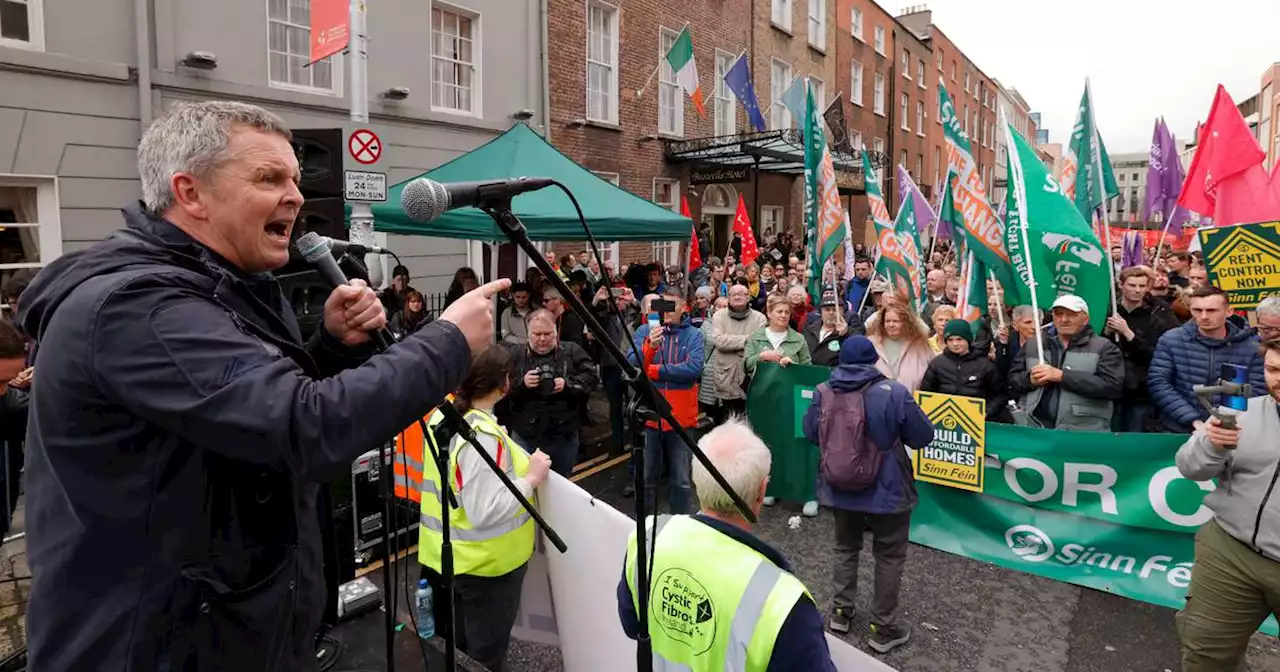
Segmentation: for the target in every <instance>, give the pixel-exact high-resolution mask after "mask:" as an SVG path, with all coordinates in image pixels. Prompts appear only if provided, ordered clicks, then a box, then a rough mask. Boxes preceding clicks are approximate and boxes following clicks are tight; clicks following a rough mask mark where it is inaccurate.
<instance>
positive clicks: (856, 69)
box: [849, 60, 867, 107]
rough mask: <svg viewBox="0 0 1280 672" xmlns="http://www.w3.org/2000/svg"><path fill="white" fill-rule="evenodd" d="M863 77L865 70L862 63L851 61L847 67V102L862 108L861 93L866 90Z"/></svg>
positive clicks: (865, 81)
mask: <svg viewBox="0 0 1280 672" xmlns="http://www.w3.org/2000/svg"><path fill="white" fill-rule="evenodd" d="M865 75H866V69H865V68H863V67H862V62H861V61H857V60H854V61H852V65H850V66H849V102H851V103H853V104H854V105H857V106H858V107H862V92H863V90H864V89H866V88H867V80H866V79H864V76H865Z"/></svg>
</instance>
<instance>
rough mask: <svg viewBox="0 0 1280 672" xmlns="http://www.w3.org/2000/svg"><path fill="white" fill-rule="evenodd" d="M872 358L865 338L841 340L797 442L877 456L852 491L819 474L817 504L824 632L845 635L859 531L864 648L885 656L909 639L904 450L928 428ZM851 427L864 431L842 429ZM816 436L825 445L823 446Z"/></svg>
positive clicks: (909, 498)
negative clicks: (829, 565) (826, 609)
mask: <svg viewBox="0 0 1280 672" xmlns="http://www.w3.org/2000/svg"><path fill="white" fill-rule="evenodd" d="M879 360H880V351H879V350H877V349H876V346H875V344H874V343H872V342H871V340H870V339H868V338H867V337H866V336H861V335H852V336H849V337H848V338H846V339H845V341H844V344H843V345H841V346H840V364H839V366H837V367H836V368H835V369H834V370H832V372H831V377H830V378H828V379H827V382H826V383H823V384H822V385H819V386H818V389H817V390H815V391H814V393H813V401H812V402H811V403H810V405H809V410H808V412H806V413H805V416H804V422H803V426H804V435H805V437H806V438H808V439H809V440H810V441H812V442H813V443H816V444H818V449H819V450H820V451H848V450H851V449H853V450H857V451H859V452H860V453H865V452H867V451H870V450H877V451H881V452H882V453H883V458H882V459H881V462H880V468H879V471H878V472H877V473H876V479H875V482H874V483H873V484H871V485H869V486H867V487H865V488H862V489H859V490H842V489H839V488H837V487H836V486H834V485H833V484H831V483H829V482H827V480H826V478H825V477H824V476H823V473H824V472H823V470H822V469H819V474H818V501H819V502H820V503H821V504H822V505H824V506H826V507H828V508H830V509H831V510H832V514H833V515H834V517H835V551H836V560H835V563H834V565H835V566H834V568H833V569H834V574H835V577H834V578H835V596H834V597H833V599H832V612H831V616H830V622H829V627H830V628H831V631H832V632H836V633H847V632H849V628H850V617H851V616H852V614H853V610H854V601H855V599H856V598H857V592H858V589H857V577H858V555H859V553H861V551H862V545H863V541H862V533H863V531H864V530H866V529H867V528H870V529H871V534H872V537H873V542H872V546H871V549H872V556H873V557H874V558H875V562H876V569H875V587H874V589H873V591H872V598H871V609H870V612H869V614H868V616H869V617H870V621H871V634H870V636H869V637H868V638H867V644H868V646H870V647H871V648H872V649H874V650H875V651H878V652H880V653H888V652H889V651H891V650H893V649H894V648H896V647H898V646H901V645H902V644H905V643H906V642H907V640H909V639H910V638H911V627H910V625H908V623H907V621H906V619H905V618H904V617H903V615H902V613H901V612H900V611H899V609H898V587H899V585H900V584H901V581H902V570H903V568H904V566H905V564H906V559H907V548H908V545H909V544H908V543H907V536H908V532H909V531H910V528H911V509H912V508H914V507H915V504H916V500H917V495H916V486H915V481H914V479H913V477H912V471H911V460H910V458H909V457H907V451H906V450H905V448H904V446H910V447H912V448H923V447H924V446H927V445H929V443H930V442H931V441H933V423H932V422H930V420H929V417H928V416H927V415H925V413H924V411H922V410H920V407H919V406H917V405H916V402H915V400H914V399H912V396H911V392H910V391H908V390H907V388H906V387H904V386H903V385H902V384H901V383H898V382H897V381H894V380H890V379H888V378H885V376H884V374H883V373H881V372H880V370H879V369H878V368H876V363H877V362H878V361H879ZM824 409H825V411H826V412H824ZM824 425H825V429H824ZM857 426H861V427H862V428H863V429H864V430H865V433H863V432H849V431H848V429H847V428H849V427H857ZM823 437H827V438H828V439H829V440H830V441H831V443H830V444H826V443H824V442H823V440H822V439H823ZM849 442H855V443H853V444H852V445H851V444H850V443H849ZM868 444H869V445H868ZM846 459H847V456H846Z"/></svg>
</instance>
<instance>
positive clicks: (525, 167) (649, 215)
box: [373, 124, 693, 241]
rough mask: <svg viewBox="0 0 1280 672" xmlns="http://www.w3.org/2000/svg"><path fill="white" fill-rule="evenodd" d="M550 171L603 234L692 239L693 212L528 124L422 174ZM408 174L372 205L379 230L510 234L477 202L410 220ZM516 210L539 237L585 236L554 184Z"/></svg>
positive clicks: (440, 178) (440, 177) (459, 178)
mask: <svg viewBox="0 0 1280 672" xmlns="http://www.w3.org/2000/svg"><path fill="white" fill-rule="evenodd" d="M526 176H527V177H549V178H552V179H555V180H556V181H558V182H560V183H562V184H564V185H565V186H566V187H568V188H569V190H570V191H572V192H573V195H574V196H575V197H577V199H578V203H579V204H580V205H581V206H582V214H583V215H585V216H586V218H587V224H588V225H590V226H591V233H592V235H594V236H595V238H596V240H601V241H605V240H607V241H627V240H631V241H636V240H641V241H643V240H688V239H689V236H690V233H691V231H692V226H693V222H692V221H690V220H689V218H687V217H685V216H683V215H681V214H679V213H676V212H672V211H671V210H668V209H666V208H664V207H662V206H660V205H657V204H655V203H652V202H650V201H647V200H645V199H643V198H640V197H639V196H636V195H635V194H632V193H630V192H628V191H626V190H624V189H620V188H618V187H615V186H613V185H612V184H610V183H609V182H606V181H605V180H603V179H601V178H599V177H597V176H596V175H595V174H593V173H592V172H591V171H589V170H587V169H586V168H583V167H582V166H580V165H578V164H577V163H574V162H573V160H572V159H570V158H569V157H567V156H565V155H564V154H561V153H560V151H559V150H557V149H556V148H555V147H552V146H551V145H550V144H548V143H547V141H546V140H543V139H542V137H541V136H539V135H538V134H537V133H534V132H533V131H532V130H530V129H529V127H528V126H526V125H524V124H516V125H515V126H513V127H512V128H511V130H509V131H507V132H506V133H503V134H502V135H500V136H498V137H496V138H494V139H493V140H490V141H489V142H487V143H485V144H484V145H482V146H480V147H477V148H475V149H473V150H471V151H470V152H467V153H466V154H463V155H462V156H459V157H458V158H456V159H454V160H452V161H450V162H448V163H446V164H444V165H442V166H440V167H438V168H435V169H434V170H430V171H427V172H425V173H423V174H421V175H419V176H418V177H426V178H430V179H432V180H435V181H437V182H469V181H475V180H498V179H507V178H513V177H526ZM413 179H418V178H417V177H415V178H411V179H410V180H405V181H404V182H401V183H400V184H397V185H395V186H393V187H391V189H390V190H389V192H390V193H389V194H388V195H387V201H386V202H385V203H375V204H374V205H373V217H374V221H375V227H376V229H377V230H378V231H384V232H388V233H399V234H407V235H418V236H437V237H441V238H464V239H467V240H484V241H504V240H506V235H505V234H503V233H502V231H501V230H500V229H498V227H497V225H496V224H494V223H493V220H492V219H491V218H490V217H489V215H486V214H485V213H483V212H481V211H480V210H477V209H476V208H459V209H457V210H450V211H449V212H446V213H444V214H443V215H441V216H440V217H439V218H437V219H436V220H435V221H432V222H428V223H423V222H416V221H414V220H411V219H409V217H408V216H407V215H406V214H405V212H404V209H403V208H401V207H400V192H401V191H403V189H404V185H405V184H407V183H408V182H410V181H412V180H413ZM512 205H513V206H514V209H515V213H516V215H517V216H519V217H520V219H521V221H523V222H524V223H525V226H526V227H527V228H528V229H529V235H530V237H531V238H533V240H572V241H578V240H585V239H586V236H585V235H584V234H583V231H582V225H581V224H580V223H579V222H578V215H577V213H576V212H575V211H574V208H573V203H571V202H570V201H569V198H568V197H567V196H565V194H564V192H562V191H560V190H559V189H557V188H555V187H551V188H548V189H543V190H541V191H536V192H532V193H528V194H522V195H520V196H517V197H516V198H515V199H514V200H513V201H512Z"/></svg>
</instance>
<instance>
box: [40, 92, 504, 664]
mask: <svg viewBox="0 0 1280 672" xmlns="http://www.w3.org/2000/svg"><path fill="white" fill-rule="evenodd" d="M290 136H291V134H290V131H289V129H288V127H287V126H286V125H285V123H284V122H283V121H282V120H281V119H280V118H279V117H277V116H276V115H274V114H272V113H270V112H267V111H266V110H263V109H260V108H257V107H254V106H251V105H245V104H241V103H231V102H219V101H212V102H202V103H194V104H189V105H185V106H182V107H179V108H177V109H175V110H174V111H173V112H172V113H171V114H169V115H168V116H166V117H164V118H162V119H160V120H158V121H156V122H155V123H154V124H153V125H152V126H151V128H150V129H148V130H147V132H146V133H145V134H144V136H143V138H142V142H141V143H140V144H139V146H138V171H139V173H140V176H141V181H142V194H143V198H142V202H141V203H135V204H133V205H131V206H129V207H127V208H126V209H125V210H124V228H123V229H122V230H120V231H116V232H115V233H113V234H112V235H111V236H110V237H108V238H107V239H106V240H104V241H102V242H100V243H98V244H97V245H94V246H93V247H91V248H89V249H87V250H84V251H82V252H76V253H73V254H69V255H66V256H63V257H62V258H60V259H58V260H57V261H56V262H54V263H53V264H51V265H50V266H48V267H47V268H45V269H44V271H43V272H42V273H41V274H40V275H39V276H38V277H37V278H36V279H35V281H34V282H32V284H31V285H30V287H29V288H28V289H27V292H26V293H25V294H23V297H22V299H23V300H22V313H21V315H20V319H21V322H22V324H23V326H24V327H25V328H26V330H27V333H29V334H32V335H33V336H35V337H36V338H37V339H38V341H39V342H40V346H41V347H40V349H39V352H38V355H37V359H38V360H39V361H38V362H37V366H38V367H39V370H40V383H39V385H38V386H34V388H33V394H32V398H31V402H30V420H29V430H28V437H27V451H28V452H27V467H26V468H27V482H26V490H27V514H26V515H27V531H28V536H27V549H28V562H29V564H30V566H31V571H32V580H33V583H32V587H31V595H30V604H29V606H28V611H27V640H28V647H29V663H30V667H31V669H35V670H88V669H98V670H130V671H132V672H140V671H150V670H234V671H235V672H250V671H254V670H307V669H314V667H315V665H316V663H315V659H314V633H315V631H316V627H317V625H318V623H319V620H320V616H321V611H322V609H323V605H324V600H325V591H326V586H325V585H324V581H323V571H322V568H321V561H322V554H321V541H320V530H319V524H318V518H317V512H316V510H315V506H316V504H315V503H316V488H317V486H316V485H315V483H316V482H318V481H320V480H322V479H326V478H331V477H332V476H334V475H335V474H338V473H341V472H342V470H344V469H348V468H349V467H350V464H351V461H352V460H354V459H355V458H356V457H357V456H359V455H360V454H361V453H363V452H365V451H367V450H369V449H371V448H373V447H375V446H377V445H379V444H381V443H383V442H385V441H386V440H387V439H388V438H389V437H391V436H393V435H394V434H395V433H396V432H397V431H399V430H400V429H402V428H404V427H405V426H407V425H409V424H410V423H411V422H413V421H415V420H416V419H418V418H421V417H422V416H423V415H424V414H425V413H426V412H427V411H428V410H429V409H430V408H431V407H432V406H433V405H435V404H438V403H439V402H440V401H441V400H442V399H443V398H444V396H445V394H446V393H448V392H449V391H451V390H452V389H453V388H454V387H455V386H456V385H458V384H459V383H460V382H461V381H462V380H463V378H464V377H465V376H466V374H467V370H468V368H469V364H470V362H471V353H472V352H473V351H479V350H480V349H481V348H483V347H484V346H485V345H487V344H488V343H489V342H491V341H492V338H493V314H492V308H491V298H492V296H493V294H494V293H495V292H496V291H499V290H501V289H503V288H504V287H505V284H506V282H507V281H505V280H504V281H499V282H496V283H490V284H488V285H485V286H483V287H481V288H479V289H477V290H475V291H473V292H471V293H469V294H467V295H465V296H463V297H462V298H461V299H459V300H458V301H457V302H455V303H454V304H453V305H451V306H450V307H449V309H447V310H446V311H445V312H444V313H443V314H442V315H441V316H440V319H438V320H436V321H434V322H433V323H431V324H430V325H428V326H426V327H424V328H423V329H421V330H419V331H417V332H416V333H414V334H413V335H411V336H409V337H407V338H405V339H404V340H402V341H400V342H399V343H397V344H396V345H395V346H393V347H392V348H391V349H390V350H388V351H387V352H385V353H381V354H376V355H375V354H373V353H372V350H371V343H370V340H371V339H370V334H369V332H370V331H373V330H377V329H381V328H382V326H383V325H384V324H385V322H386V315H385V313H384V311H383V308H382V306H381V304H380V303H379V302H378V299H377V297H376V296H375V295H374V293H373V291H372V290H371V289H370V288H369V287H367V286H366V285H365V284H364V283H363V282H360V281H358V280H353V281H351V282H350V283H348V284H344V285H341V286H338V287H337V288H336V289H334V290H333V292H332V294H330V296H329V298H328V300H327V301H326V302H325V306H324V327H323V328H322V329H318V330H317V334H316V335H315V336H314V337H313V338H312V339H311V341H310V342H308V343H305V344H304V343H303V342H302V340H301V337H300V335H299V330H298V324H297V321H296V319H295V318H294V315H293V311H292V309H291V308H290V306H289V305H288V304H287V303H286V302H285V299H284V296H283V294H282V293H281V290H280V287H279V285H278V284H277V282H276V281H275V279H274V278H273V277H272V276H271V275H270V272H271V271H272V270H274V269H277V268H280V267H281V266H283V265H284V264H285V263H286V262H287V261H288V258H289V243H290V234H291V231H292V227H293V224H294V220H295V218H296V217H297V215H298V211H299V208H300V207H301V205H302V202H303V198H302V195H301V193H300V192H299V190H298V181H299V177H300V175H299V169H298V161H297V158H296V157H295V156H294V152H293V149H292V147H291V145H290V144H289V140H290Z"/></svg>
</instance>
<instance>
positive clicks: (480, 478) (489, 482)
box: [427, 427, 533, 527]
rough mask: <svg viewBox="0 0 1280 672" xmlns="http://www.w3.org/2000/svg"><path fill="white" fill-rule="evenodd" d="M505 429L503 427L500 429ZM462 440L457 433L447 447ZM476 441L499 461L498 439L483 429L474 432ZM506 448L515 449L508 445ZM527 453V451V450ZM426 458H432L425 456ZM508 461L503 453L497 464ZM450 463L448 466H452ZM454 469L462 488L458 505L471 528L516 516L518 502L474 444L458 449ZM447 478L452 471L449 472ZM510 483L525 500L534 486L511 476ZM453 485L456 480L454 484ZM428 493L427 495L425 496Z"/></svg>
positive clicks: (500, 464)
mask: <svg viewBox="0 0 1280 672" xmlns="http://www.w3.org/2000/svg"><path fill="white" fill-rule="evenodd" d="M503 429H504V430H505V429H506V428H505V427H504V428H503ZM459 441H464V439H463V438H462V437H460V436H455V437H453V441H452V442H451V444H450V446H449V449H450V450H453V449H454V448H457V446H458V442H459ZM476 441H478V442H479V443H480V445H481V446H484V449H485V451H487V452H488V453H489V455H490V456H491V457H493V458H494V461H495V462H496V461H497V460H498V439H497V437H495V436H493V435H491V434H485V433H484V432H479V431H477V432H476ZM508 449H509V450H512V449H517V448H514V447H513V446H511V445H510V443H509V444H508ZM526 452H527V451H526ZM427 459H431V456H430V455H427ZM510 460H511V458H510V457H508V456H507V455H505V454H504V455H503V461H502V462H499V463H498V466H499V467H501V466H504V463H509V461H510ZM454 468H455V467H454V466H453V465H450V469H454ZM456 468H457V469H460V470H461V471H462V490H461V491H460V492H458V495H457V497H458V506H460V507H462V510H463V511H466V512H467V520H469V521H471V525H472V526H473V527H490V526H493V525H497V524H499V523H502V522H505V521H507V520H509V519H510V518H512V517H513V516H515V515H516V513H517V512H518V511H520V510H521V509H522V507H521V506H520V502H519V501H518V500H516V498H515V497H512V496H511V492H510V491H508V490H507V486H505V485H503V484H502V480H501V479H499V478H498V475H497V474H495V473H493V470H492V469H490V468H489V465H488V464H486V463H485V461H484V458H483V457H480V455H479V454H478V453H476V450H475V446H472V445H470V444H467V447H465V448H463V449H462V450H460V451H458V462H457V465H456ZM449 476H450V478H452V477H453V474H450V475H449ZM511 482H512V483H513V484H515V486H516V489H517V490H519V491H520V494H521V495H524V497H525V499H529V498H531V497H533V486H532V485H530V484H529V481H527V480H525V479H524V478H512V479H511ZM455 485H456V483H455ZM428 496H430V495H428Z"/></svg>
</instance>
